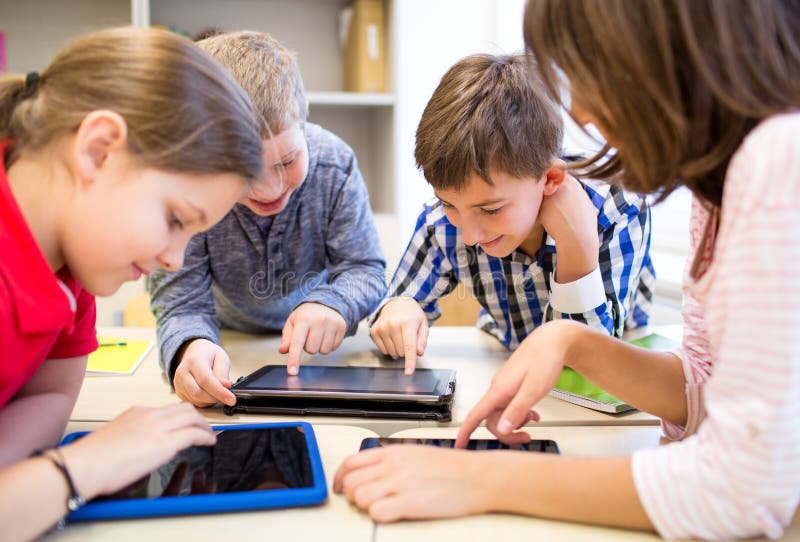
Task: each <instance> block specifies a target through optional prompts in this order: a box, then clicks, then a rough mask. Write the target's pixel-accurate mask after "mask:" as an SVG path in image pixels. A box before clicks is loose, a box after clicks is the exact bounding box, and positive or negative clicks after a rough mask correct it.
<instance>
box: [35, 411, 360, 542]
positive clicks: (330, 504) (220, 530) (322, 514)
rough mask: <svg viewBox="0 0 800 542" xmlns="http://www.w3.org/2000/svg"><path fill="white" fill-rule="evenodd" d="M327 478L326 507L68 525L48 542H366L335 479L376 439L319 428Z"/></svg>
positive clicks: (84, 426)
mask: <svg viewBox="0 0 800 542" xmlns="http://www.w3.org/2000/svg"><path fill="white" fill-rule="evenodd" d="M99 425H100V424H99V423H87V422H83V423H81V422H77V423H76V422H72V423H70V424H69V425H68V427H67V432H73V431H85V430H92V429H96V428H97V427H98V426H99ZM314 433H315V434H316V436H317V442H318V444H319V449H320V454H321V456H322V464H323V469H324V470H325V477H326V478H327V480H328V500H327V502H325V504H323V505H321V506H313V507H308V508H286V509H279V510H262V511H255V512H237V513H228V514H212V515H202V516H179V517H169V518H149V519H139V520H124V521H98V522H88V523H76V524H72V525H68V526H67V527H66V528H65V529H64V530H62V531H56V532H52V533H49V534H48V535H47V536H46V537H45V540H50V541H53V542H56V541H57V542H62V541H69V540H80V541H81V542H83V541H87V540H89V541H92V540H103V541H106V540H113V541H114V542H124V541H128V540H130V541H137V542H139V541H143V540H144V541H157V540H159V541H160V540H168V541H174V542H175V541H182V540H188V541H191V542H203V541H209V542H220V541H239V540H281V541H295V540H296V541H298V542H305V541H308V540H342V541H346V542H362V541H363V542H367V541H371V540H372V539H373V536H374V528H375V526H374V524H373V522H372V521H371V520H370V519H369V518H368V517H367V516H365V515H364V514H357V513H355V512H353V511H352V510H351V509H350V505H349V504H348V502H347V500H346V499H344V498H342V497H340V496H339V495H335V494H333V491H332V489H331V483H332V482H333V475H334V473H335V472H336V469H337V468H339V465H340V464H341V463H342V461H343V460H344V458H345V457H347V456H348V455H350V454H351V453H353V452H355V451H356V450H358V447H359V445H360V444H361V440H362V439H364V438H366V437H371V436H375V435H374V434H373V433H372V432H370V431H367V430H365V429H361V428H358V427H343V426H335V425H325V426H314Z"/></svg>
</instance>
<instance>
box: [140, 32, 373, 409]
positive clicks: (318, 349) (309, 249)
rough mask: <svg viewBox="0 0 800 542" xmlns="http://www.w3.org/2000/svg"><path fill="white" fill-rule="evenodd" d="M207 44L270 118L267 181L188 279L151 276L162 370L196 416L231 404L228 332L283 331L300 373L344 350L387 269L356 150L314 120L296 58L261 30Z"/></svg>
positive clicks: (200, 238)
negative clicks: (223, 332)
mask: <svg viewBox="0 0 800 542" xmlns="http://www.w3.org/2000/svg"><path fill="white" fill-rule="evenodd" d="M198 45H199V46H200V47H201V48H203V49H204V50H206V51H208V52H209V53H210V54H211V55H213V56H214V57H216V58H217V60H219V61H220V62H222V64H223V65H225V66H226V67H227V68H228V69H229V70H230V71H231V73H232V74H233V75H234V77H235V78H236V79H237V80H238V81H239V83H240V84H241V85H242V86H243V87H244V89H245V90H246V91H247V92H248V93H249V94H250V97H251V98H252V100H253V104H254V105H255V109H256V112H257V114H259V115H261V128H262V135H263V137H264V158H265V161H264V163H265V171H264V177H263V179H262V180H261V181H260V182H259V183H256V184H254V185H253V186H252V188H251V189H250V191H249V193H248V194H247V195H246V196H245V197H244V198H243V199H242V200H241V201H240V203H237V204H236V206H235V207H234V208H233V210H232V211H231V212H230V213H228V215H227V216H226V217H225V218H223V219H222V221H220V222H219V223H218V224H217V225H216V226H214V227H213V228H211V229H209V230H207V231H206V232H204V233H202V234H200V235H197V236H196V237H194V238H193V239H192V240H191V242H190V243H189V246H188V248H187V250H186V255H185V262H184V265H183V268H182V269H181V270H179V271H177V272H174V273H169V272H164V271H159V272H155V273H153V275H152V276H151V277H150V281H149V288H150V295H151V308H152V310H153V313H154V314H155V316H156V320H157V332H158V342H159V348H160V354H161V356H160V360H161V366H162V368H163V369H164V371H165V373H166V374H167V376H168V378H169V380H170V382H171V383H172V384H173V386H174V388H175V392H176V393H177V394H178V396H179V397H180V398H181V399H184V400H186V401H189V402H191V403H193V404H195V405H197V406H208V405H212V404H215V403H217V402H222V403H224V404H228V405H232V404H234V403H235V402H236V399H235V397H234V395H233V394H232V393H231V391H230V390H229V389H228V388H230V381H229V379H228V376H229V370H230V358H229V357H228V355H227V354H226V353H225V351H224V350H223V349H222V348H221V347H220V346H219V330H220V326H222V327H226V328H230V329H236V330H239V331H244V332H248V333H267V332H276V331H281V332H282V340H281V344H280V347H279V348H278V350H279V352H281V353H283V354H287V353H288V360H287V370H288V372H289V374H297V371H298V368H299V362H300V355H301V353H302V351H303V350H305V351H306V352H308V353H309V354H316V353H322V354H327V353H329V352H332V351H334V350H336V348H338V347H339V345H340V344H341V342H342V339H343V338H344V337H345V336H347V335H352V334H353V333H355V331H356V328H357V326H358V322H359V320H361V319H362V318H364V317H365V316H367V315H368V314H369V313H370V311H372V310H373V309H374V308H375V306H376V305H377V304H378V302H379V301H380V300H381V298H382V297H383V295H384V293H385V291H386V285H385V267H386V262H385V260H384V257H383V253H382V251H381V248H380V244H379V241H378V235H377V232H376V230H375V224H374V222H373V219H372V213H371V211H370V205H369V197H368V194H367V189H366V186H365V185H364V180H363V178H362V177H361V173H360V172H359V170H358V165H357V163H356V158H355V155H354V154H353V151H352V149H350V147H349V146H348V145H347V144H346V143H344V141H342V140H341V139H339V138H338V137H336V136H335V135H333V134H332V133H330V132H328V131H327V130H325V129H323V128H321V127H319V126H317V125H314V124H311V123H308V122H306V117H307V115H308V101H307V99H306V97H305V91H304V89H303V82H302V78H301V76H300V70H299V67H298V65H297V62H296V60H295V56H294V54H293V53H291V52H290V51H288V50H287V49H285V48H284V47H283V46H282V45H281V44H280V43H278V42H277V41H276V40H274V39H273V38H272V37H270V36H268V35H266V34H262V33H257V32H236V33H229V34H221V35H218V36H214V37H211V38H208V39H205V40H202V41H200V42H198ZM174 221H175V224H176V225H179V224H180V216H178V215H176V216H175V217H174Z"/></svg>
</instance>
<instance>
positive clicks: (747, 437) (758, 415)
mask: <svg viewBox="0 0 800 542" xmlns="http://www.w3.org/2000/svg"><path fill="white" fill-rule="evenodd" d="M798 269H800V114H791V115H781V116H777V117H773V118H771V119H769V120H767V121H764V122H762V123H761V124H760V125H759V126H758V127H756V128H755V129H754V130H753V131H752V132H751V134H750V135H749V136H748V137H747V139H746V140H745V142H744V143H743V144H742V147H741V148H740V149H739V151H737V153H736V155H735V156H734V157H733V159H732V160H731V164H730V166H729V169H728V173H727V177H726V181H725V192H724V197H723V203H722V209H721V214H720V227H719V230H718V235H717V238H716V241H715V245H714V247H713V259H712V260H711V263H710V266H709V267H708V270H707V271H706V273H705V274H704V275H703V276H702V277H701V278H700V279H699V280H698V282H697V283H695V284H694V285H692V286H691V293H692V297H691V298H690V299H688V300H687V305H686V307H685V309H686V311H685V313H687V311H688V315H689V317H690V318H689V319H688V320H687V321H686V325H687V330H686V337H685V340H684V346H683V348H682V352H681V354H682V356H683V358H682V359H683V360H684V370H685V372H686V377H687V393H689V390H690V389H693V388H692V386H693V385H694V384H696V383H700V384H699V385H698V386H697V388H698V389H697V392H698V393H697V395H696V397H694V398H692V397H691V396H689V397H688V400H689V405H690V418H691V417H692V415H693V414H692V409H694V411H695V412H698V413H703V412H704V413H705V418H704V419H703V417H702V414H699V415H698V416H699V418H698V419H697V420H696V423H697V424H699V427H698V428H697V431H696V432H695V433H694V434H692V435H690V436H686V438H685V439H684V440H682V441H681V442H675V443H672V444H669V445H667V446H661V447H659V448H656V449H653V450H646V451H641V452H638V453H636V454H634V456H633V476H634V481H635V483H636V488H637V491H638V493H639V497H640V499H641V501H642V504H643V506H644V508H645V510H646V511H647V514H648V516H649V517H650V519H651V520H652V521H653V524H654V525H655V527H656V529H657V530H658V531H659V533H660V534H661V535H662V536H664V537H665V538H669V539H674V538H706V539H722V538H737V537H752V536H759V535H766V536H769V537H771V538H777V537H779V536H780V535H781V534H782V532H783V529H784V527H785V526H786V525H788V523H789V522H790V521H791V519H792V516H793V515H794V512H795V510H796V508H797V505H798V501H799V500H800V415H798V414H800V281H798V275H799V273H798ZM694 334H696V336H695V335H694ZM700 389H702V393H699V391H700ZM692 401H697V403H698V404H697V405H692ZM698 405H699V408H698ZM691 424H692V422H690V423H689V424H687V428H686V429H690V428H689V425H691ZM675 429H677V430H679V429H680V428H675ZM686 433H689V431H686Z"/></svg>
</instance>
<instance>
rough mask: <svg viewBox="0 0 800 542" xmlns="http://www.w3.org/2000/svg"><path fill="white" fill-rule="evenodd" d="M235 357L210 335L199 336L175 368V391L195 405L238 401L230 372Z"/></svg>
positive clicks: (231, 403)
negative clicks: (232, 357) (232, 359)
mask: <svg viewBox="0 0 800 542" xmlns="http://www.w3.org/2000/svg"><path fill="white" fill-rule="evenodd" d="M230 370H231V360H230V358H229V357H228V354H227V353H226V352H225V350H223V349H222V347H221V346H219V345H217V344H214V343H213V342H211V341H209V340H207V339H195V340H193V341H191V342H190V343H189V344H188V345H187V346H186V347H185V348H184V350H183V355H182V356H181V361H180V363H179V364H178V367H177V369H175V378H174V380H173V385H174V386H175V393H176V394H177V395H178V397H180V398H181V399H183V400H184V401H189V402H190V403H192V404H193V405H195V406H199V407H207V406H211V405H215V404H217V403H218V402H220V403H224V404H226V405H235V404H236V396H234V395H233V393H232V392H231V390H230V389H229V388H230V387H231V382H230V380H228V375H229V374H230Z"/></svg>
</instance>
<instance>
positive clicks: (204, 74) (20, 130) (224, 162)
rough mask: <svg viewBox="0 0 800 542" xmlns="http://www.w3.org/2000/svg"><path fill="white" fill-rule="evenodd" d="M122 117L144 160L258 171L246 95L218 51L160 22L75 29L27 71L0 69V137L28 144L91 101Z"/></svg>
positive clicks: (196, 168) (206, 169)
mask: <svg viewBox="0 0 800 542" xmlns="http://www.w3.org/2000/svg"><path fill="white" fill-rule="evenodd" d="M98 109H109V110H112V111H115V112H116V113H118V114H120V115H121V116H122V117H123V118H124V119H125V121H126V123H127V125H128V146H129V149H130V150H131V152H132V153H133V154H134V155H135V157H136V159H137V161H138V163H140V164H141V165H142V166H145V167H154V168H158V169H163V170H168V171H175V172H185V173H198V174H218V173H233V174H237V175H239V176H241V177H242V178H243V179H248V180H253V179H258V178H259V177H260V175H261V170H262V165H263V159H262V145H261V137H260V135H259V131H258V125H257V123H256V118H255V113H254V111H253V106H252V103H251V102H250V99H249V98H248V97H247V94H245V92H244V91H243V90H242V88H241V87H240V86H239V85H238V84H237V83H236V81H235V80H234V79H233V77H232V76H231V75H230V74H229V73H228V72H227V71H226V70H225V69H224V68H223V67H222V66H221V65H219V63H217V61H215V60H214V59H213V58H211V57H210V56H209V55H207V54H206V53H204V52H203V51H201V50H200V49H199V48H197V47H196V46H194V45H193V44H192V43H191V42H190V41H188V40H186V39H185V38H182V37H180V36H177V35H175V34H173V33H170V32H167V31H164V30H155V29H146V28H119V29H112V30H104V31H100V32H96V33H92V34H88V35H86V36H84V37H81V38H78V39H77V40H75V41H74V42H72V43H71V44H70V45H68V46H67V47H66V48H65V49H64V50H62V51H61V52H60V53H59V54H58V55H57V56H56V57H55V59H53V61H52V62H51V64H50V65H49V66H48V67H47V68H46V69H45V70H44V71H43V72H42V73H41V74H39V75H38V78H37V77H36V76H33V77H28V78H27V83H26V77H23V76H20V75H3V76H2V77H0V139H7V138H12V139H14V140H15V144H14V153H15V154H17V153H19V152H23V151H25V150H31V151H36V150H38V149H41V148H43V147H45V146H46V145H47V144H48V143H49V142H50V141H52V140H53V139H55V138H57V137H59V136H61V135H65V134H68V133H71V132H73V131H74V130H76V129H77V128H78V126H79V125H80V123H81V121H82V120H83V119H84V118H85V116H86V115H87V114H88V113H90V112H91V111H94V110H98Z"/></svg>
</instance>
